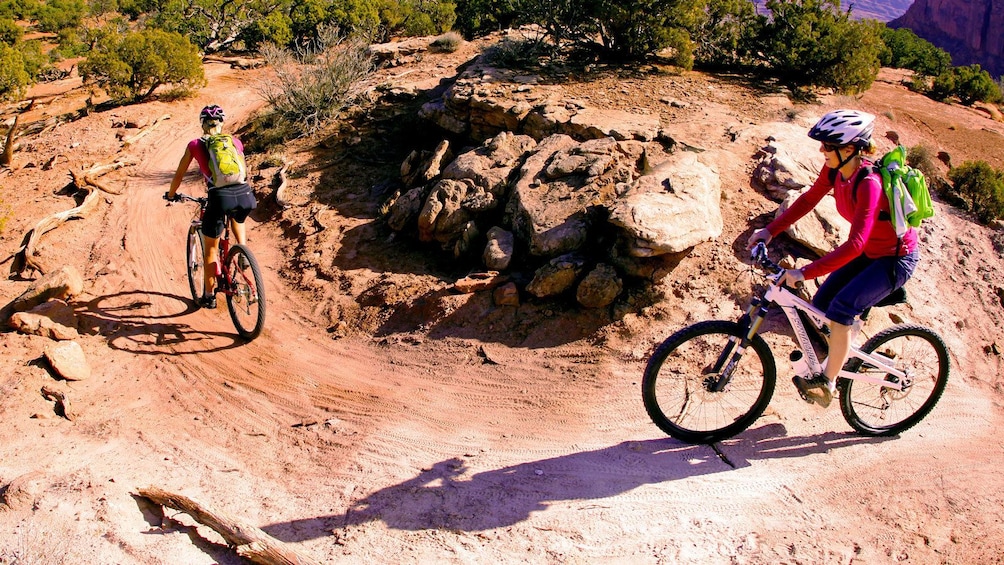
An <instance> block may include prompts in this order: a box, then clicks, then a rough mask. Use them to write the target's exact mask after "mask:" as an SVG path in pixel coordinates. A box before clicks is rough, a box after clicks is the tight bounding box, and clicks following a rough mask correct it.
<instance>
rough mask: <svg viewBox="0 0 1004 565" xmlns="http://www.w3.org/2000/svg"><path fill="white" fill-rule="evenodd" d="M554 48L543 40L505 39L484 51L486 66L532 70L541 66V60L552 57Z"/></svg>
mask: <svg viewBox="0 0 1004 565" xmlns="http://www.w3.org/2000/svg"><path fill="white" fill-rule="evenodd" d="M551 55H552V48H551V46H550V45H548V44H547V43H546V41H544V40H543V39H532V38H527V39H510V38H508V37H507V38H505V39H503V40H502V41H499V42H497V43H495V44H493V45H489V46H488V47H487V48H485V50H484V55H483V59H484V61H485V63H486V64H488V65H491V66H494V67H501V68H504V69H530V68H533V67H536V66H538V65H539V64H540V62H541V59H542V58H544V57H550V56H551Z"/></svg>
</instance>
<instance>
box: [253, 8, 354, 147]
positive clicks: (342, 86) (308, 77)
mask: <svg viewBox="0 0 1004 565" xmlns="http://www.w3.org/2000/svg"><path fill="white" fill-rule="evenodd" d="M261 52H262V55H263V57H264V58H265V61H266V62H267V63H268V65H269V66H271V67H272V69H273V70H274V71H275V75H276V80H274V81H270V82H267V83H264V84H263V85H262V87H261V94H262V97H263V98H264V99H265V100H266V101H267V102H268V103H269V104H270V105H271V106H272V109H273V110H274V111H275V113H276V114H277V121H278V122H286V124H292V125H293V126H294V127H292V128H288V129H287V128H286V126H285V125H284V124H282V123H277V124H276V125H275V127H276V128H278V129H281V130H287V131H293V132H297V133H298V134H299V135H306V134H310V133H314V132H316V131H317V130H318V129H320V128H321V127H322V126H323V125H324V124H325V123H327V122H328V121H329V120H330V119H332V118H333V117H334V116H335V115H337V113H338V112H339V111H340V110H341V109H342V107H343V106H344V105H345V104H346V103H347V102H348V101H349V100H350V99H351V97H352V95H353V94H354V89H355V87H356V84H357V83H358V82H359V81H360V80H362V79H363V78H365V77H366V76H367V75H369V73H370V72H371V71H372V69H373V60H372V57H371V56H370V55H369V53H368V51H367V49H366V45H365V43H364V42H362V41H359V40H354V39H348V40H345V38H342V37H341V36H340V35H339V34H338V33H337V31H336V30H334V29H333V28H330V27H326V26H322V27H321V28H320V32H319V34H318V39H317V40H316V41H314V42H311V44H310V45H309V46H308V47H306V48H303V49H300V50H298V51H295V52H294V51H292V50H290V49H286V48H282V47H277V46H275V45H271V44H268V45H265V46H264V47H263V48H262V51H261Z"/></svg>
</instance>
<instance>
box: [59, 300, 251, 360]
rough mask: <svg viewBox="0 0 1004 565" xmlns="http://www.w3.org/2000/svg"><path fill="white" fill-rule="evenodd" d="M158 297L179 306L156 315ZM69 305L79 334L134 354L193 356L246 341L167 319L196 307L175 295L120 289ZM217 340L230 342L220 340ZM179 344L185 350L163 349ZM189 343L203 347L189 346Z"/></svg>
mask: <svg viewBox="0 0 1004 565" xmlns="http://www.w3.org/2000/svg"><path fill="white" fill-rule="evenodd" d="M158 297H159V298H161V299H167V300H160V303H161V304H163V303H165V302H167V303H169V304H175V303H178V304H181V305H183V308H181V309H169V310H168V311H167V312H165V313H160V314H158V313H157V312H155V310H154V301H153V299H154V298H158ZM73 307H74V310H75V312H76V317H77V329H78V331H79V332H80V333H84V334H90V335H101V336H104V337H105V339H106V340H107V342H108V347H110V348H112V349H116V350H119V351H126V352H129V353H135V354H138V355H163V354H164V353H167V352H170V353H171V354H173V355H193V354H200V353H210V352H215V351H223V350H226V349H232V348H235V347H239V346H241V345H244V344H245V343H246V342H245V341H244V340H243V339H242V338H241V337H240V336H239V335H237V333H236V332H235V333H224V332H212V331H206V330H198V329H195V328H193V327H192V326H190V325H188V324H185V323H180V322H174V321H170V320H174V319H176V318H179V317H182V316H187V315H189V314H192V313H194V312H196V311H197V310H199V307H198V306H197V305H196V304H195V302H194V301H192V300H190V299H188V298H187V297H181V296H178V295H176V294H169V293H164V292H147V291H139V290H132V291H123V292H117V293H113V294H106V295H103V296H99V297H96V298H94V299H92V300H90V301H88V302H85V303H76V304H73ZM223 315H225V314H223ZM221 339H224V340H225V339H230V340H231V341H230V342H227V341H223V342H221ZM181 344H185V346H186V347H185V350H177V349H172V350H170V351H168V350H167V348H168V347H171V346H178V345H181ZM193 345H204V347H195V348H193V347H192V346H193Z"/></svg>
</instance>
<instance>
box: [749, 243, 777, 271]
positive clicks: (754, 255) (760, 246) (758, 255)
mask: <svg viewBox="0 0 1004 565" xmlns="http://www.w3.org/2000/svg"><path fill="white" fill-rule="evenodd" d="M750 260H752V261H753V263H755V264H756V265H757V266H758V267H760V268H761V269H763V270H765V271H767V272H768V273H770V274H771V275H779V274H781V273H783V272H784V267H782V266H780V265H778V264H777V263H775V262H774V261H771V259H770V257H768V256H767V246H766V245H765V244H764V242H762V241H758V242H757V243H756V245H754V246H753V249H752V250H751V251H750Z"/></svg>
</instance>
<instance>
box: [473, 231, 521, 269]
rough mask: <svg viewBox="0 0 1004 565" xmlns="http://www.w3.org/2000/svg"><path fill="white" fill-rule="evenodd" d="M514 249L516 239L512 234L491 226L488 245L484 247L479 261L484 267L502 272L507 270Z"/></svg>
mask: <svg viewBox="0 0 1004 565" xmlns="http://www.w3.org/2000/svg"><path fill="white" fill-rule="evenodd" d="M515 249H516V238H515V237H514V236H513V234H512V232H510V231H507V230H505V229H503V228H500V227H499V226H492V228H491V229H489V230H488V245H486V246H485V251H484V253H483V254H482V256H481V259H482V260H483V261H484V263H485V267H488V268H489V269H491V270H493V271H504V270H506V269H507V268H509V263H511V262H512V255H513V252H514V250H515Z"/></svg>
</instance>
